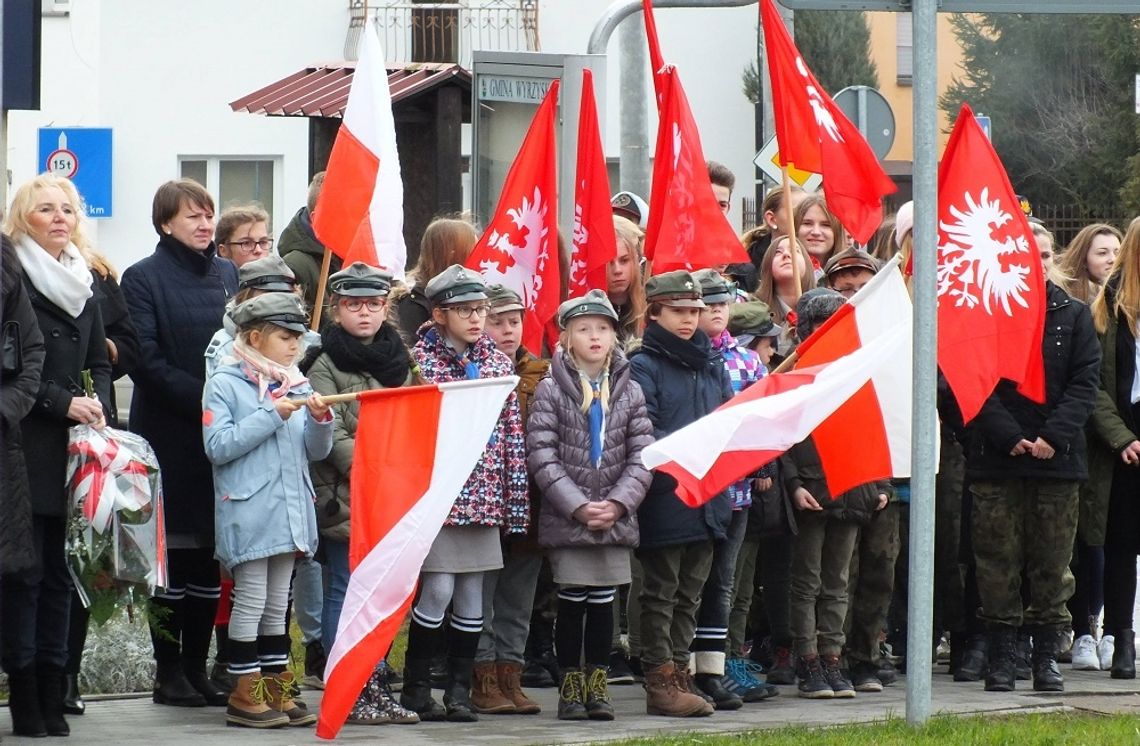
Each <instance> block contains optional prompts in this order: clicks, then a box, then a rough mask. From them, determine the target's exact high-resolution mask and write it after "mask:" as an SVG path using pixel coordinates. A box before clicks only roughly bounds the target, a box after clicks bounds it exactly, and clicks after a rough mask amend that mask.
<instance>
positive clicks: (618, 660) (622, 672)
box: [606, 650, 634, 684]
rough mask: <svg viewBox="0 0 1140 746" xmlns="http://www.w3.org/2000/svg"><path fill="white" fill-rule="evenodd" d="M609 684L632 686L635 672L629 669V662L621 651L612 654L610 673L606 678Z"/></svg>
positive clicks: (614, 651)
mask: <svg viewBox="0 0 1140 746" xmlns="http://www.w3.org/2000/svg"><path fill="white" fill-rule="evenodd" d="M606 683H608V684H632V683H634V679H633V670H632V669H631V668H630V667H629V660H628V659H627V658H626V657H625V653H624V652H623V651H621V650H613V651H611V652H610V672H609V674H608V675H607V677H606Z"/></svg>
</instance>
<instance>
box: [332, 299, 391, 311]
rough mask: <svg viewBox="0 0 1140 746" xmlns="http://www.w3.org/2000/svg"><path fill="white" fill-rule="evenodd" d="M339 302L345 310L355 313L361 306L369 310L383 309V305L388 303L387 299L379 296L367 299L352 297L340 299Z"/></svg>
mask: <svg viewBox="0 0 1140 746" xmlns="http://www.w3.org/2000/svg"><path fill="white" fill-rule="evenodd" d="M341 303H342V304H343V305H344V307H345V309H346V310H348V311H351V312H353V313H356V312H357V311H359V310H360V309H361V308H367V309H368V310H369V311H381V310H383V309H384V306H386V305H388V301H386V300H382V299H380V298H369V299H367V300H361V299H359V298H353V299H352V300H344V301H341Z"/></svg>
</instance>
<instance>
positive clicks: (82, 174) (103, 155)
mask: <svg viewBox="0 0 1140 746" xmlns="http://www.w3.org/2000/svg"><path fill="white" fill-rule="evenodd" d="M38 158H39V162H38V163H37V164H36V172H37V173H44V172H50V173H53V174H58V175H59V176H65V177H67V178H69V179H71V180H72V181H73V182H74V183H75V188H76V189H78V190H79V195H80V196H81V197H83V203H84V205H85V206H86V209H87V217H89V218H109V217H111V216H112V214H113V213H112V209H111V208H112V202H111V193H112V189H111V128H109V127H41V128H40V147H39V156H38Z"/></svg>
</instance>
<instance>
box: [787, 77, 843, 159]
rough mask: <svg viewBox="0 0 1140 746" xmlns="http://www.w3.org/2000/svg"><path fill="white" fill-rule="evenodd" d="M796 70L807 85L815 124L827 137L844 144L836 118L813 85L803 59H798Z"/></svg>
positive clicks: (806, 88)
mask: <svg viewBox="0 0 1140 746" xmlns="http://www.w3.org/2000/svg"><path fill="white" fill-rule="evenodd" d="M796 70H797V71H799V74H800V76H801V77H803V79H804V82H805V83H807V86H806V87H805V90H806V91H807V97H808V103H809V104H811V110H812V111H813V112H814V113H815V123H816V124H817V125H819V127H820V128H821V129H822V130H824V131H825V132H827V136H828V137H830V138H831V139H832V140H834V141H835V142H843V135H841V134H840V133H839V125H837V124H836V123H835V117H833V116H831V111H829V110H828V108H827V105H826V104H825V103H824V102H823V96H822V95H820V93H819V89H818V88H816V87H815V86H814V85H812V83H811V77H810V74H809V73H808V69H807V65H805V64H804V58H803V57H796Z"/></svg>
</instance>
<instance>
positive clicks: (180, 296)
mask: <svg viewBox="0 0 1140 746" xmlns="http://www.w3.org/2000/svg"><path fill="white" fill-rule="evenodd" d="M151 220H152V223H153V225H154V229H155V231H156V232H157V233H158V235H159V241H158V245H157V246H156V247H155V250H154V253H153V254H151V255H150V256H149V257H147V258H145V259H143V260H142V261H139V262H137V263H136V264H134V265H132V266H131V267H128V268H127V271H126V272H124V273H123V294H124V295H125V296H126V298H127V306H128V308H129V309H130V313H131V319H132V320H133V321H134V323H135V327H136V329H137V330H138V335H139V341H140V344H141V349H142V356H141V359H140V361H139V365H138V367H137V368H136V369H135V371H134V372H133V373H132V374H131V379H132V380H133V381H134V383H135V390H134V398H133V399H132V401H131V429H132V430H133V431H134V432H137V433H139V434H140V435H142V436H143V437H145V438H146V439H147V440H148V441H150V444H151V445H152V446H153V447H154V452H155V455H157V456H158V462H159V465H160V466H161V467H162V490H163V495H164V499H165V503H166V533H167V564H168V567H169V572H170V584H169V586H168V587H167V589H166V590H165V591H164V592H163V593H162V594H161V595H159V596H156V597H155V598H154V599H153V601H152V606H153V607H154V608H155V610H156V612H157V613H156V614H155V615H153V616H152V619H151V626H152V630H151V639H152V642H153V644H154V657H155V661H156V663H157V664H158V667H157V672H156V675H155V679H156V682H155V689H154V701H155V702H157V703H159V704H170V705H176V706H180V707H202V706H204V705H206V704H211V705H215V706H225V705H226V702H227V700H228V694H227V692H226V691H225V690H224V689H222V688H220V687H218V686H217V685H216V684H214V683H212V682H211V681H210V679H209V677H208V676H207V675H206V656H207V653H208V651H209V647H210V636H211V633H212V632H213V628H214V614H215V612H216V610H217V604H218V595H219V593H220V588H219V584H220V581H219V577H218V563H217V562H216V561H214V482H213V474H212V472H211V469H210V462H209V461H207V460H206V453H205V450H204V448H203V446H202V389H203V387H204V386H205V370H206V366H205V358H204V357H203V353H204V352H205V350H206V345H207V344H208V343H209V341H210V338H211V337H212V336H213V334H214V332H216V331H217V330H218V329H219V328H220V327H221V326H222V315H223V314H224V313H225V309H226V301H227V300H228V299H229V297H230V296H231V295H233V294H234V293H236V292H237V285H238V277H237V268H236V267H234V265H233V263H232V262H230V261H229V260H228V259H222V258H219V257H218V256H217V247H216V246H215V244H214V241H213V237H214V199H213V197H211V196H210V194H209V192H207V191H206V190H205V189H203V188H202V186H201V185H199V184H198V183H197V182H195V181H193V180H191V179H179V180H177V181H168V182H166V183H165V184H163V185H162V186H160V187H159V188H158V191H157V192H156V193H155V195H154V203H153V206H152V210H151Z"/></svg>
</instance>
